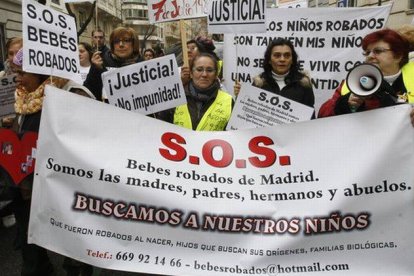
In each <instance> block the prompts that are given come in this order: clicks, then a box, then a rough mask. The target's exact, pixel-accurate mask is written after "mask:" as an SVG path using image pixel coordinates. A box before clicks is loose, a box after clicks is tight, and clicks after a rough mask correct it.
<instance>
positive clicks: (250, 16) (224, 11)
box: [207, 0, 266, 34]
mask: <svg viewBox="0 0 414 276" xmlns="http://www.w3.org/2000/svg"><path fill="white" fill-rule="evenodd" d="M265 10H266V2H265V0H243V1H227V0H213V1H210V2H209V3H208V17H207V22H208V32H209V33H213V34H222V33H264V32H266V21H265Z"/></svg>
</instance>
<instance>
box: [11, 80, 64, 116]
mask: <svg viewBox="0 0 414 276" xmlns="http://www.w3.org/2000/svg"><path fill="white" fill-rule="evenodd" d="M68 81H69V80H67V79H63V78H59V77H54V78H53V83H52V82H51V78H50V77H49V78H47V79H46V80H45V81H44V82H43V83H42V84H41V85H39V87H38V88H37V89H36V90H35V91H33V92H28V91H27V90H26V88H25V87H23V86H22V85H19V86H17V87H16V92H15V98H16V102H15V104H14V110H15V111H16V113H18V114H23V115H25V114H33V113H36V112H38V111H40V110H41V109H42V105H43V98H44V93H45V86H46V85H53V86H55V87H57V88H62V87H63V86H65V85H66V83H67V82H68Z"/></svg>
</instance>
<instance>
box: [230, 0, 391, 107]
mask: <svg viewBox="0 0 414 276" xmlns="http://www.w3.org/2000/svg"><path fill="white" fill-rule="evenodd" d="M390 10H391V5H386V6H380V7H370V8H347V9H342V8H308V9H307V8H300V9H290V10H289V12H286V10H285V9H267V10H266V18H267V20H266V21H267V32H266V33H265V34H248V35H239V34H238V35H231V34H225V35H224V55H223V56H224V58H223V63H224V64H225V66H224V76H223V78H224V80H225V82H224V84H225V86H226V87H232V86H233V83H234V81H235V80H236V79H237V77H238V78H239V80H240V82H241V83H252V79H253V77H254V76H256V75H258V74H260V73H261V72H262V71H263V69H262V68H263V56H264V52H265V50H266V47H267V45H268V44H269V43H270V41H271V40H273V39H276V38H278V37H282V38H286V39H288V40H290V41H291V42H292V43H293V45H294V47H295V50H296V51H297V53H298V56H299V65H300V67H301V68H302V69H303V70H304V71H305V72H307V73H308V74H309V75H310V77H311V79H312V85H313V89H314V93H315V109H316V111H318V110H319V107H320V106H321V105H322V103H324V102H325V101H326V100H327V99H328V98H330V97H331V95H332V93H333V91H334V89H335V88H336V87H337V86H338V85H339V83H340V82H341V80H342V79H344V78H345V77H346V74H347V72H348V71H349V70H350V69H352V68H353V67H354V66H355V65H358V64H360V63H361V62H363V61H364V56H363V55H362V49H361V42H362V38H363V37H364V36H365V35H367V34H368V33H371V32H373V31H377V30H380V29H382V28H384V27H385V25H386V22H387V18H388V15H389V13H390ZM236 49H237V51H236ZM236 52H237V53H238V54H236ZM236 55H237V57H236Z"/></svg>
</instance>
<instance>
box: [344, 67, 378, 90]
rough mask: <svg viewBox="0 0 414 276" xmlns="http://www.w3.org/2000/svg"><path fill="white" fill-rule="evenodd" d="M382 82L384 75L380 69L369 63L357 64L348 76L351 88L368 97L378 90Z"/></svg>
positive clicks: (347, 82)
mask: <svg viewBox="0 0 414 276" xmlns="http://www.w3.org/2000/svg"><path fill="white" fill-rule="evenodd" d="M382 82H383V75H382V72H381V71H380V69H379V68H378V67H377V66H375V65H372V64H368V63H363V64H360V65H357V66H355V67H354V68H352V69H351V71H349V73H348V75H347V76H346V84H347V85H348V88H349V90H350V91H351V92H352V93H354V94H355V95H357V96H360V97H367V96H370V95H372V94H375V93H376V92H378V91H379V90H380V87H381V84H382Z"/></svg>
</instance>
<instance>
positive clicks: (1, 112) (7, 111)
mask: <svg viewBox="0 0 414 276" xmlns="http://www.w3.org/2000/svg"><path fill="white" fill-rule="evenodd" d="M15 90H16V75H11V76H7V77H3V78H0V118H2V117H5V116H8V115H12V114H14V113H15V111H14V102H15V100H14V91H15Z"/></svg>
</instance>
